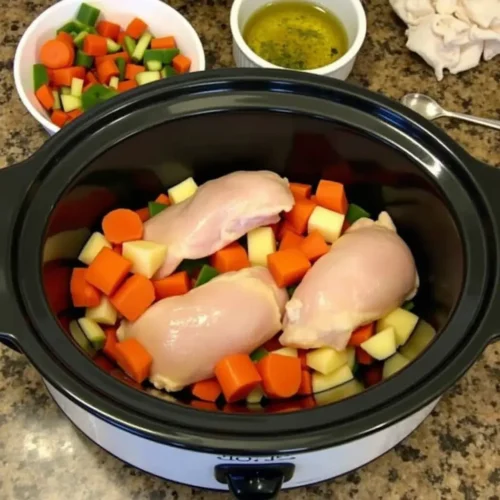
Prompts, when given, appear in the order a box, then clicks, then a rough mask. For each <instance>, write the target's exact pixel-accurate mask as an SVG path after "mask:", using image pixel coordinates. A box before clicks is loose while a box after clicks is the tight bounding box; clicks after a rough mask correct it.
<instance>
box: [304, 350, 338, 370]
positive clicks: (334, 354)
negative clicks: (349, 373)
mask: <svg viewBox="0 0 500 500" xmlns="http://www.w3.org/2000/svg"><path fill="white" fill-rule="evenodd" d="M306 362H307V366H308V367H309V368H312V369H313V370H316V371H317V372H320V373H322V374H323V375H327V374H328V373H332V372H334V371H335V370H337V369H338V368H340V367H341V366H343V365H345V364H347V354H346V352H345V351H336V350H335V349H332V348H331V347H321V348H319V349H314V351H309V352H308V353H307V354H306Z"/></svg>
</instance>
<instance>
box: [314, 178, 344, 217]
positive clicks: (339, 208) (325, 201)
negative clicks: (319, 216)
mask: <svg viewBox="0 0 500 500" xmlns="http://www.w3.org/2000/svg"><path fill="white" fill-rule="evenodd" d="M316 201H317V203H318V205H319V206H320V207H324V208H327V209H328V210H333V211H334V212H337V213H339V214H343V215H345V214H346V213H347V197H346V195H345V190H344V185H343V184H341V183H340V182H334V181H327V180H325V179H322V180H320V181H319V184H318V188H317V189H316Z"/></svg>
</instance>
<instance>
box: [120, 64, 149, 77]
mask: <svg viewBox="0 0 500 500" xmlns="http://www.w3.org/2000/svg"><path fill="white" fill-rule="evenodd" d="M143 71H146V68H145V67H144V66H141V65H139V64H127V65H126V66H125V78H126V79H127V80H134V78H135V76H136V75H137V74H138V73H142V72H143Z"/></svg>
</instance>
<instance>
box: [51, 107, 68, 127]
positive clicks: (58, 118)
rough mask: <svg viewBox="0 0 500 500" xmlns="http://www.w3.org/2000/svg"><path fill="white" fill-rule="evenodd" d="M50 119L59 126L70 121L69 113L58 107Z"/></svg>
mask: <svg viewBox="0 0 500 500" xmlns="http://www.w3.org/2000/svg"><path fill="white" fill-rule="evenodd" d="M50 119H51V121H52V123H55V124H56V125H57V126H58V127H63V126H64V124H65V123H66V122H67V121H68V115H67V114H66V113H65V112H64V111H61V110H60V109H56V110H55V111H53V112H52V114H51V115H50Z"/></svg>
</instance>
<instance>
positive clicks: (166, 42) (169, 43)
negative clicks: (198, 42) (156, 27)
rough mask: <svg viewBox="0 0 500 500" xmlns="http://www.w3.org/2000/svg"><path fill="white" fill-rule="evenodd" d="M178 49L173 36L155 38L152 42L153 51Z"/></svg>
mask: <svg viewBox="0 0 500 500" xmlns="http://www.w3.org/2000/svg"><path fill="white" fill-rule="evenodd" d="M176 47H177V45H176V43H175V38H174V37H173V36H165V37H163V38H153V39H152V40H151V48H152V49H175V48H176Z"/></svg>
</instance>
